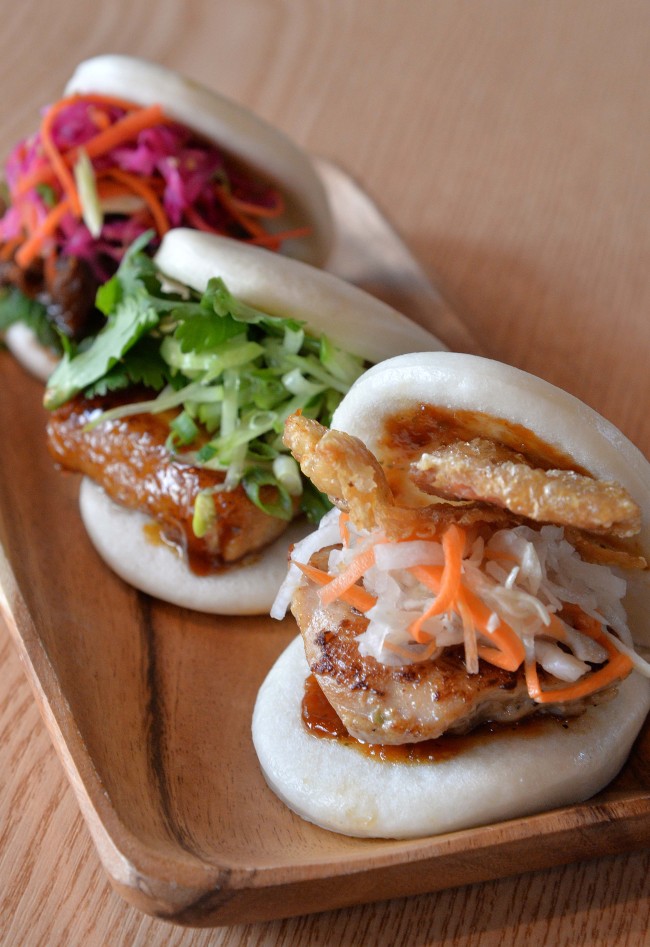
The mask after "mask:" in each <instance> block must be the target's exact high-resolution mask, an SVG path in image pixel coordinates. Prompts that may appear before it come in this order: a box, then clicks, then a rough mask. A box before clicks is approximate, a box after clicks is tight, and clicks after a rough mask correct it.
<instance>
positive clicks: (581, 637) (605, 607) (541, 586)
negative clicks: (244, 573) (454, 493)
mask: <svg viewBox="0 0 650 947" xmlns="http://www.w3.org/2000/svg"><path fill="white" fill-rule="evenodd" d="M339 516H340V514H339V512H338V510H332V511H331V512H330V513H328V514H327V515H326V516H325V517H324V518H323V520H322V521H321V525H320V527H319V528H318V530H316V532H314V533H312V534H311V535H310V536H308V537H307V538H306V539H304V540H302V541H301V542H300V543H298V544H296V546H295V547H294V550H293V552H292V555H291V560H292V562H291V565H290V568H289V573H288V575H287V578H286V579H285V582H284V583H283V585H282V588H281V589H280V591H279V593H278V596H277V598H276V601H275V603H274V606H273V611H272V612H271V614H272V616H273V617H274V618H277V617H280V618H281V617H283V616H284V614H285V613H286V609H287V608H288V605H289V604H290V601H291V597H292V596H293V593H294V591H295V589H296V588H297V587H298V586H299V585H300V584H301V583H302V582H304V581H305V580H304V577H303V575H302V573H301V571H300V569H298V567H297V566H296V565H295V563H296V562H301V563H305V564H306V563H308V562H309V560H310V558H311V556H312V555H313V554H314V553H315V552H318V551H319V550H321V549H324V548H327V547H330V546H331V547H333V548H332V550H331V551H330V555H329V563H328V569H329V572H330V574H331V575H332V576H335V575H337V574H339V573H340V572H341V571H343V570H344V569H345V568H347V566H348V565H349V564H350V563H351V562H352V561H353V560H354V559H355V557H356V556H358V555H359V553H360V552H363V551H365V550H366V549H368V548H369V547H370V546H373V548H374V554H375V556H374V558H375V562H374V565H373V566H371V567H370V568H369V569H368V570H367V571H366V573H365V574H364V576H363V579H362V582H363V585H364V587H365V589H366V591H367V592H369V593H370V594H371V595H372V596H373V597H374V599H375V600H376V604H375V605H374V606H373V607H372V608H371V609H369V610H368V612H367V613H366V617H367V618H368V625H367V627H366V629H365V631H364V632H363V633H362V634H361V635H359V637H358V638H357V641H358V644H359V651H360V654H361V655H362V656H370V657H373V658H375V659H376V660H377V661H379V662H381V663H382V664H386V665H389V666H393V667H395V666H402V665H404V664H410V663H416V662H418V661H421V660H424V659H428V658H431V657H434V656H436V655H437V654H438V653H439V651H440V649H442V648H446V647H452V646H458V645H460V646H463V645H464V646H465V648H466V650H467V633H468V629H467V627H465V626H464V623H463V619H462V617H461V615H459V614H457V613H456V611H454V610H450V611H448V612H445V613H444V614H438V615H433V616H430V617H429V618H427V619H425V620H424V621H421V620H420V619H421V617H422V616H423V614H425V613H426V612H427V611H428V610H429V608H430V607H431V605H432V603H433V602H434V600H435V593H434V592H432V590H431V589H430V588H428V587H427V586H426V585H424V584H423V583H421V582H420V581H419V580H418V578H416V576H415V575H414V574H413V572H411V571H410V570H411V569H413V568H414V567H416V566H444V552H443V548H442V544H441V543H440V542H437V541H435V540H413V541H405V542H401V543H400V542H387V541H379V542H378V541H377V536H376V534H370V533H368V532H366V531H363V530H356V529H355V528H354V525H353V524H352V522H351V521H348V524H347V530H348V534H349V545H348V546H346V547H344V546H342V544H341V541H340V540H341V534H340V526H339ZM462 582H463V584H464V586H465V587H466V588H467V589H468V590H470V591H471V592H472V593H473V594H474V595H475V596H477V598H478V599H479V600H480V601H481V602H482V603H483V604H484V605H485V606H487V607H488V608H489V609H490V612H491V614H490V617H489V619H488V622H487V629H488V633H490V634H492V633H494V632H495V631H496V630H497V629H498V628H499V626H500V625H501V624H502V623H505V624H507V625H508V626H509V627H510V628H511V629H512V630H513V631H514V632H515V633H516V634H517V635H518V636H519V638H520V639H521V641H522V642H523V645H524V651H525V654H526V658H527V660H529V661H533V660H534V661H535V662H537V663H539V664H540V665H541V667H543V668H544V669H545V670H547V671H548V672H549V673H550V674H553V675H554V676H555V677H556V678H557V679H558V680H562V681H566V682H573V681H576V680H578V678H580V677H581V676H582V675H583V674H585V673H587V672H589V670H590V665H595V664H601V663H604V662H605V661H606V660H607V658H608V652H607V650H606V649H605V648H604V647H603V646H602V645H601V644H600V643H598V642H597V641H594V640H593V639H592V638H590V637H589V636H588V635H585V634H581V633H580V632H578V631H576V630H575V629H573V628H571V627H570V626H569V625H567V624H566V622H562V628H563V629H564V632H565V639H564V640H563V645H565V647H560V646H559V645H558V644H557V643H556V642H555V641H554V640H550V639H549V625H550V624H551V617H552V616H554V617H555V619H556V620H560V619H559V616H558V613H560V612H561V611H562V609H563V608H564V606H565V605H577V606H578V607H579V608H581V609H582V610H583V611H584V612H585V614H587V615H588V616H590V617H592V618H594V619H595V620H596V621H597V622H598V623H599V624H600V626H601V627H602V628H603V630H604V632H605V634H606V635H608V636H610V637H611V638H612V641H613V642H614V643H615V644H616V647H617V648H618V649H619V650H620V651H622V652H623V653H625V654H627V655H628V656H629V657H630V659H631V660H632V662H633V664H634V666H635V667H636V668H637V669H638V670H639V671H640V672H641V673H642V674H644V675H646V676H648V677H650V664H649V663H648V662H647V661H645V660H644V659H643V658H641V657H640V656H639V655H638V654H636V653H635V652H634V651H633V649H632V648H631V647H629V646H628V645H630V644H631V635H630V632H629V629H628V627H627V623H626V616H625V610H624V607H623V602H622V600H623V598H624V596H625V591H626V582H625V580H624V579H623V578H622V576H620V575H619V574H617V573H616V572H615V571H614V570H613V569H611V568H610V567H608V566H604V565H601V564H595V563H588V562H585V561H584V560H583V559H581V557H580V555H579V554H578V552H577V551H576V550H575V548H574V547H573V546H572V545H571V544H570V543H569V542H568V541H567V540H566V538H565V536H564V530H563V529H562V528H561V527H559V526H543V527H542V528H541V529H532V528H530V527H528V526H516V527H513V528H511V529H501V530H498V531H496V532H495V533H494V534H493V535H492V536H491V537H490V539H489V540H488V541H487V542H485V541H484V540H483V539H482V538H479V539H476V540H475V541H474V542H473V543H472V545H471V548H470V549H469V550H468V555H467V556H466V557H465V558H464V559H463V562H462ZM416 622H417V623H418V624H417V627H418V628H419V632H418V640H415V638H414V632H413V630H412V629H413V627H414V626H415V623H416ZM607 626H609V628H611V629H613V631H614V632H615V635H616V636H617V637H616V636H614V635H612V633H611V632H610V631H609V630H608V628H607ZM470 631H471V629H470ZM567 648H568V649H569V651H567ZM469 657H471V655H469ZM473 664H476V661H474V662H473ZM470 665H472V662H470ZM472 666H473V665H472ZM468 669H471V667H468Z"/></svg>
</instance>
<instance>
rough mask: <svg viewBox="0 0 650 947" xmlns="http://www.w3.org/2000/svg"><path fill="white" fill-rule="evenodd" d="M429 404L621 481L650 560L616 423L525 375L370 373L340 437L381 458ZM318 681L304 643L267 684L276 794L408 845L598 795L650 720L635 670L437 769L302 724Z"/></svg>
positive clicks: (416, 357) (636, 601) (637, 594)
mask: <svg viewBox="0 0 650 947" xmlns="http://www.w3.org/2000/svg"><path fill="white" fill-rule="evenodd" d="M421 404H432V405H436V406H440V407H443V408H447V409H451V410H453V409H462V410H470V411H480V412H484V413H486V414H489V415H491V416H493V417H498V418H501V419H505V420H507V421H510V422H513V423H516V424H521V425H523V426H525V427H526V428H527V429H528V430H530V431H533V432H534V433H535V434H537V435H538V436H539V437H540V438H542V439H543V440H544V441H546V442H547V443H550V444H552V445H555V446H557V447H559V448H562V449H563V451H564V452H565V453H567V452H568V453H569V454H570V455H571V456H572V457H573V458H574V459H575V461H576V463H578V464H580V465H581V466H583V467H585V468H586V469H587V470H589V471H590V472H591V473H593V474H594V475H596V476H598V477H602V478H605V479H616V480H618V481H619V482H621V483H622V484H623V485H624V486H625V487H627V489H628V490H629V491H630V493H631V495H632V496H633V497H634V499H635V500H636V501H637V502H638V503H639V505H640V506H641V507H642V510H643V513H644V525H643V532H642V535H641V543H642V546H643V547H644V548H645V549H646V550H647V549H648V542H647V540H648V526H649V523H648V519H647V517H648V514H649V513H650V464H648V462H647V461H646V460H645V458H644V457H643V456H642V455H641V454H640V453H639V451H638V450H637V449H636V448H635V447H634V446H633V445H632V444H631V443H630V442H629V441H628V440H627V439H626V438H625V437H624V436H623V435H622V434H621V433H620V432H619V431H618V430H617V429H616V428H614V427H613V426H612V425H611V424H610V423H609V422H607V421H606V420H605V419H604V418H602V417H601V416H600V415H598V414H597V413H596V412H595V411H592V410H591V409H589V408H587V407H586V406H585V405H584V404H582V403H581V402H580V401H578V400H577V399H575V398H573V397H572V396H570V395H568V394H566V393H565V392H563V391H561V390H559V389H557V388H555V387H554V386H552V385H550V384H548V383H546V382H544V381H542V380H540V379H539V378H534V377H533V376H531V375H528V374H526V373H525V372H523V371H519V370H517V369H515V368H511V367H508V366H506V365H501V364H499V363H497V362H492V361H489V360H487V359H482V358H478V357H476V356H468V355H457V354H452V353H448V352H429V353H418V354H411V355H405V356H402V357H398V358H394V359H390V360H388V361H386V362H384V363H382V364H380V365H377V366H375V367H373V368H372V369H370V370H369V371H368V372H367V373H366V374H365V375H363V376H362V377H361V378H360V379H359V380H358V382H356V383H355V385H354V386H353V387H352V389H351V390H350V392H349V393H348V394H347V395H346V397H345V398H344V399H343V401H342V402H341V404H340V405H339V408H338V409H337V411H336V412H335V415H334V419H333V423H332V426H333V427H335V428H338V429H339V430H344V431H346V432H348V433H350V434H353V435H356V436H357V437H360V438H361V439H362V440H363V441H364V442H365V443H366V444H367V445H368V446H369V447H370V449H371V450H372V449H373V448H376V447H377V441H378V439H379V437H380V434H381V431H382V421H383V420H384V418H386V417H387V416H390V415H393V414H395V413H396V412H399V411H402V410H407V409H409V408H414V407H417V406H418V405H421ZM647 578H648V576H647V572H645V573H643V574H641V576H640V577H638V580H635V584H634V585H633V584H632V583H629V588H630V591H629V592H628V595H627V597H626V601H625V605H626V608H627V610H628V617H629V619H630V621H629V624H630V628H631V631H632V634H633V636H634V638H635V640H636V641H637V642H638V643H644V642H645V643H646V644H647V643H648V642H650V634H649V632H648V628H647V625H648V621H647V607H648V596H649V592H648V584H647ZM308 674H309V669H308V666H307V662H306V660H305V657H304V648H303V645H302V640H301V639H300V638H298V639H296V640H295V641H294V642H293V643H292V644H291V645H290V646H289V648H288V649H287V651H286V652H285V653H284V654H283V655H282V656H281V657H280V659H279V660H278V661H277V663H276V664H275V665H274V667H273V668H272V669H271V671H270V673H269V675H268V676H267V678H266V680H265V682H264V684H263V685H262V688H261V690H260V693H259V695H258V699H257V704H256V707H255V712H254V716H253V741H254V744H255V748H256V751H257V754H258V757H259V759H260V763H261V766H262V770H263V772H264V775H265V777H266V779H267V781H268V783H269V785H270V786H271V787H272V789H273V790H274V791H275V792H276V793H277V794H278V795H279V796H280V797H281V798H282V799H283V800H284V801H285V802H286V803H287V805H288V806H289V807H290V808H292V809H293V810H294V811H296V812H297V813H299V814H300V815H301V816H302V817H303V818H305V819H307V820H309V821H311V822H314V823H316V824H317V825H320V826H323V827H324V828H327V829H331V830H333V831H337V832H342V833H344V834H347V835H363V836H377V837H389V838H408V837H415V836H425V835H432V834H437V833H441V832H449V831H453V830H457V829H461V828H468V827H471V826H476V825H480V824H485V823H488V822H494V821H497V820H502V819H509V818H516V817H520V816H525V815H529V814H531V813H534V812H539V811H541V810H544V809H549V808H553V807H556V806H562V805H568V804H571V803H575V802H579V801H582V800H584V799H587V798H589V797H590V796H592V795H594V794H595V793H596V792H598V791H599V790H600V789H602V788H603V787H604V786H605V785H607V783H608V782H610V781H611V780H612V779H613V777H614V776H615V775H616V773H617V772H618V771H619V769H620V768H621V766H622V765H623V763H624V762H625V759H626V757H627V755H628V753H629V751H630V748H631V746H632V743H633V742H634V740H635V738H636V736H637V734H638V732H639V730H640V728H641V726H642V725H643V721H644V720H645V717H646V714H647V713H648V710H649V709H650V681H648V680H647V679H646V678H644V677H642V676H641V675H639V674H638V673H637V672H636V671H634V672H632V674H631V675H630V676H629V677H628V678H627V679H626V680H625V681H624V682H623V683H622V684H621V685H620V686H619V688H618V693H617V694H616V696H615V697H614V698H613V699H612V700H610V701H606V702H603V703H601V704H599V705H597V706H595V707H590V708H589V709H588V710H587V711H586V713H585V714H584V715H583V716H581V717H578V718H576V719H575V720H572V721H571V722H570V723H569V725H568V727H567V728H566V729H564V728H563V727H562V726H561V725H559V724H558V725H554V724H553V723H552V722H549V725H547V726H544V727H542V728H540V729H539V730H534V732H532V733H526V734H525V735H524V736H521V735H519V736H518V734H517V731H516V730H515V731H503V732H501V733H497V734H494V735H489V736H486V738H485V739H482V740H479V741H474V742H472V741H471V740H470V741H469V744H468V748H467V749H466V750H464V751H463V752H461V753H459V754H458V755H456V756H454V757H451V758H449V759H447V760H443V761H441V762H438V763H434V764H427V763H423V764H414V765H413V764H411V765H409V764H399V763H388V764H386V763H380V762H378V761H376V760H373V759H371V758H368V757H366V756H364V755H362V754H360V753H359V752H358V751H357V750H355V749H354V748H351V747H347V746H345V745H343V744H342V743H339V742H338V741H335V740H329V739H322V738H318V737H314V736H312V735H311V734H309V733H308V732H307V731H306V730H305V729H304V726H303V724H302V720H301V701H302V695H303V688H304V681H305V678H306V676H307V675H308Z"/></svg>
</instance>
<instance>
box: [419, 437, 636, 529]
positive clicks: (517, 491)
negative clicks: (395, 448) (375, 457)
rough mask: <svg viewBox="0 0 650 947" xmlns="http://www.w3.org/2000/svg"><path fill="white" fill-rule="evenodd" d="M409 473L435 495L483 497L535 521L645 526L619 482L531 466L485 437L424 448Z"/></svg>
mask: <svg viewBox="0 0 650 947" xmlns="http://www.w3.org/2000/svg"><path fill="white" fill-rule="evenodd" d="M411 476H412V478H413V480H414V482H415V483H416V484H417V486H418V487H419V488H420V489H421V490H423V491H424V492H426V493H430V494H433V495H434V496H437V497H444V498H446V499H456V500H479V501H482V502H485V503H490V504H494V505H495V506H499V507H504V508H505V509H507V510H510V511H511V512H512V513H515V514H516V515H518V516H524V517H526V518H528V519H532V520H535V521H536V522H542V523H555V524H557V525H559V526H575V527H577V528H578V529H584V530H587V531H589V532H595V533H601V532H603V533H608V534H609V535H612V536H619V537H628V536H634V535H636V533H638V532H639V529H640V527H641V511H640V510H639V507H638V506H637V504H636V503H635V502H634V500H632V498H631V497H630V495H629V494H628V492H627V491H626V490H625V489H624V488H623V487H622V486H621V485H620V484H618V483H615V482H613V481H603V480H595V479H593V478H592V477H586V476H583V475H582V474H578V473H575V471H573V470H541V469H538V468H534V467H531V466H530V464H528V463H527V462H526V460H525V458H524V457H522V455H521V454H517V453H515V452H514V451H510V450H509V449H508V448H506V447H503V446H501V445H497V444H494V443H493V442H492V441H488V440H486V439H485V438H480V437H477V438H474V439H473V440H471V441H459V442H457V443H455V444H452V445H450V446H447V447H443V448H440V449H439V450H435V451H433V452H432V453H428V454H423V455H422V457H421V458H420V460H419V461H418V462H417V463H416V464H414V465H413V467H412V469H411Z"/></svg>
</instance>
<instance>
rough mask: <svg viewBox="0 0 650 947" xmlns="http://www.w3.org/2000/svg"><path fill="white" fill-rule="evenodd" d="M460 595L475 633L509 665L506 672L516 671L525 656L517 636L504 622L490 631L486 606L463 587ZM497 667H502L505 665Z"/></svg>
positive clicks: (489, 613)
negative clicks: (499, 653) (497, 650)
mask: <svg viewBox="0 0 650 947" xmlns="http://www.w3.org/2000/svg"><path fill="white" fill-rule="evenodd" d="M461 595H462V597H463V599H464V601H465V604H466V605H467V607H468V609H469V612H470V614H471V616H472V621H473V622H474V625H475V627H476V629H477V631H479V632H480V633H481V634H483V635H485V636H486V638H488V640H489V641H490V642H492V644H493V645H494V646H496V647H497V648H498V649H499V651H501V652H502V654H503V659H502V660H503V662H506V661H507V662H508V664H509V665H510V666H509V667H508V670H511V671H516V670H517V668H518V667H520V665H521V664H522V663H523V661H524V658H525V656H526V652H525V650H524V645H523V642H522V641H521V639H520V637H519V635H517V633H516V632H515V631H513V630H512V628H511V627H510V625H507V624H506V623H505V622H504V621H501V622H500V624H499V625H498V627H497V628H495V629H494V630H493V631H490V630H489V621H490V618H491V616H492V612H491V611H490V609H489V608H488V607H487V605H485V604H484V603H483V602H482V601H481V600H480V599H479V598H478V597H477V596H476V595H474V593H473V592H471V591H470V590H469V589H468V588H466V586H464V585H462V586H461ZM499 666H500V667H503V666H505V664H501V665H499Z"/></svg>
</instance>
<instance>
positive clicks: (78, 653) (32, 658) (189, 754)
mask: <svg viewBox="0 0 650 947" xmlns="http://www.w3.org/2000/svg"><path fill="white" fill-rule="evenodd" d="M384 272H386V271H384ZM41 396H42V387H41V386H40V385H39V384H38V383H37V382H35V381H33V380H32V379H30V378H28V377H27V376H26V375H25V373H24V372H23V371H22V370H21V369H20V368H18V367H17V365H16V364H15V363H14V362H13V360H12V359H11V358H10V357H9V356H8V355H7V354H6V353H5V352H1V353H0V431H2V435H3V438H2V440H3V450H2V452H0V544H1V547H2V549H1V550H0V605H1V606H2V611H3V613H4V617H5V619H6V621H7V624H8V626H9V628H10V630H11V632H12V633H13V636H14V638H15V641H16V644H17V646H18V649H19V651H20V654H21V657H22V659H23V662H24V665H25V668H26V671H27V674H28V676H29V679H30V681H31V683H32V686H33V688H34V692H35V695H36V699H37V701H38V703H39V706H40V709H41V712H42V714H43V717H44V719H45V721H46V724H47V726H48V728H49V730H50V733H51V735H52V739H53V741H54V744H55V746H56V748H57V750H58V753H59V755H60V757H61V760H62V763H63V765H64V767H65V770H66V772H67V774H68V777H69V779H70V781H71V784H72V786H73V789H74V791H75V793H76V795H77V798H78V801H79V805H80V807H81V809H82V811H83V814H84V816H85V818H86V821H87V823H88V827H89V829H90V832H91V834H92V836H93V839H94V841H95V844H96V846H97V850H98V852H99V856H100V858H101V860H102V862H103V864H104V866H105V869H106V871H107V873H108V875H109V877H110V879H111V882H112V884H113V885H114V887H115V888H116V890H117V891H118V892H119V893H120V894H121V895H122V896H123V897H124V898H126V899H127V900H128V901H129V902H131V903H132V904H134V905H135V906H137V907H138V908H140V909H141V910H143V911H146V912H148V913H150V914H154V915H157V916H160V917H165V918H167V919H168V920H171V921H175V922H177V923H180V924H187V925H197V926H199V925H206V926H207V925H221V924H230V923H242V922H248V921H255V920H262V919H268V918H275V917H284V916H289V915H295V914H305V913H309V912H313V911H323V910H327V909H331V908H336V907H341V906H346V905H352V904H358V903H362V902H366V901H372V900H380V899H386V898H393V897H399V896H403V895H408V894H418V893H423V892H426V891H433V890H437V889H441V888H447V887H452V886H454V885H461V884H467V883H471V882H477V881H483V880H486V879H494V878H499V877H503V876H505V875H508V874H515V873H518V872H523V871H530V870H533V869H538V868H543V867H548V866H551V865H558V864H562V863H566V862H569V861H573V860H577V859H584V858H590V857H595V856H601V855H605V854H612V853H618V852H623V851H628V850H633V849H636V848H640V847H643V846H645V845H647V844H648V843H650V727H648V725H646V727H645V729H644V731H643V732H642V733H641V735H640V737H639V739H638V741H637V744H636V746H635V748H634V750H633V753H632V755H631V757H630V759H629V762H628V764H627V765H626V767H625V769H624V770H623V772H622V773H621V774H620V775H619V777H618V778H617V779H616V780H615V782H614V783H612V784H611V785H610V786H609V787H608V788H607V790H606V791H604V792H602V793H600V794H599V795H598V796H597V797H596V798H594V799H592V800H591V801H589V802H587V803H584V804H581V805H576V806H571V807H568V808H565V809H562V810H558V811H554V812H549V813H545V814H541V815H538V816H535V817H533V818H528V819H520V820H516V821H511V822H506V823H502V824H499V825H488V826H484V827H482V828H477V829H473V830H471V831H464V832H457V833H453V834H448V835H443V836H438V837H435V838H428V839H420V840H416V841H412V840H411V841H381V840H378V841H375V840H360V839H352V838H345V837H343V836H340V835H336V834H333V833H330V832H326V831H324V830H321V829H318V828H316V827H314V826H312V825H310V824H308V823H306V822H304V821H302V820H301V819H299V818H298V817H297V816H295V815H294V814H293V813H292V812H290V811H289V810H288V809H287V808H286V807H285V806H284V805H283V804H282V803H281V802H280V801H279V800H278V799H277V798H276V797H275V796H274V795H273V793H272V792H271V791H270V790H269V789H268V788H267V786H266V784H265V782H264V779H263V777H262V775H261V772H260V770H259V767H258V764H257V759H256V756H255V752H254V750H253V746H252V742H251V737H250V724H251V714H252V709H253V705H254V701H255V697H256V694H257V690H258V688H259V685H260V684H261V682H262V680H263V678H264V676H265V675H266V672H267V671H268V669H269V668H270V667H271V665H272V663H273V662H274V660H275V659H276V657H277V656H278V655H279V654H280V652H281V651H282V650H283V649H284V647H285V646H286V645H287V644H288V642H289V641H290V640H291V638H292V637H293V636H294V635H295V633H296V629H295V625H294V624H293V620H292V619H287V620H286V621H285V622H284V623H282V624H280V623H277V622H273V621H271V620H270V619H266V618H259V619H251V618H241V619H233V618H214V617H210V616H205V615H200V614H197V613H193V612H190V611H186V610H181V609H178V608H175V607H172V606H169V605H165V604H163V603H160V602H157V601H155V600H153V599H151V598H149V597H148V596H146V595H143V594H141V593H138V592H136V591H135V590H134V589H132V588H130V587H129V586H127V585H126V584H124V583H123V582H122V581H121V580H120V579H118V578H117V577H116V576H115V575H113V574H112V573H111V572H110V571H109V570H108V568H107V567H106V566H105V565H104V564H103V562H101V561H100V560H99V558H98V556H97V555H96V553H95V552H94V550H93V548H92V547H91V545H90V542H89V540H88V539H87V536H86V533H85V530H84V528H83V526H82V524H81V521H80V518H79V515H78V511H77V491H78V479H77V477H75V476H73V475H66V474H62V473H60V472H57V471H56V470H55V469H54V467H53V464H52V462H51V460H50V458H49V455H48V454H47V451H46V448H45V445H44V437H43V429H44V423H45V412H44V410H43V409H42V407H41Z"/></svg>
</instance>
